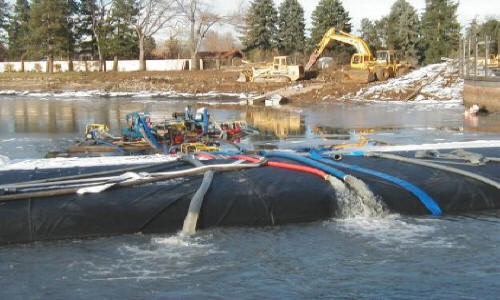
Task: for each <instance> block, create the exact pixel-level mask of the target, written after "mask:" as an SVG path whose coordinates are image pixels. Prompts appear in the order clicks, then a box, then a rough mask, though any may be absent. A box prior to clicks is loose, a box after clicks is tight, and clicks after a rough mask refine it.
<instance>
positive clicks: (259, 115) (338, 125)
mask: <svg viewBox="0 0 500 300" xmlns="http://www.w3.org/2000/svg"><path fill="white" fill-rule="evenodd" d="M187 105H191V106H192V108H193V109H197V108H200V107H202V106H203V105H206V104H202V103H198V104H196V103H193V102H192V101H189V100H175V99H169V100H160V99H146V100H145V99H134V98H121V99H120V98H116V99H88V98H85V99H74V100H71V99H42V98H33V97H31V98H30V97H25V98H23V97H6V96H3V97H0V154H2V155H6V156H9V157H16V158H24V157H35V156H39V155H40V156H43V155H45V153H46V152H47V151H63V150H65V149H66V148H67V147H68V145H69V144H71V143H74V139H75V138H80V137H81V136H82V133H83V131H84V130H85V126H86V124H88V123H100V124H107V125H108V127H109V128H110V129H111V132H112V133H114V134H119V133H120V132H121V129H122V128H124V127H125V126H126V123H125V116H126V115H127V114H129V113H131V112H136V111H145V112H149V113H151V115H152V118H153V119H166V118H170V117H171V116H172V113H174V112H179V111H183V110H184V108H185V107H186V106H187ZM209 110H210V113H211V114H212V115H213V116H214V117H215V119H216V120H218V121H226V120H245V121H246V122H247V123H248V124H250V125H252V126H254V127H255V128H257V129H258V130H259V131H261V133H262V134H261V135H259V136H253V137H250V138H248V139H246V140H243V141H242V142H243V143H246V144H248V145H251V146H254V147H256V148H266V147H267V148H290V147H292V146H293V145H295V146H297V147H302V146H307V147H309V146H321V145H331V144H336V143H337V144H338V143H352V142H357V141H359V139H360V135H365V136H367V137H369V138H370V139H372V140H376V141H378V142H381V143H387V144H407V143H412V144H414V143H435V142H444V141H466V140H478V139H498V137H499V136H498V133H500V114H493V115H489V116H479V117H472V118H471V117H467V118H466V117H464V114H463V112H464V109H463V107H461V106H459V105H455V106H447V105H431V106H426V105H410V104H408V105H394V104H376V105H373V104H371V105H364V104H363V105H360V104H352V103H351V104H345V103H330V104H318V105H313V106H310V107H306V108H302V110H300V111H299V110H297V109H293V108H279V109H276V108H266V107H246V106H240V105H222V104H221V105H210V106H209ZM6 141H10V142H6Z"/></svg>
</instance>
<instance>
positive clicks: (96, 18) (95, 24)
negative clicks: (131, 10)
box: [85, 0, 113, 72]
mask: <svg viewBox="0 0 500 300" xmlns="http://www.w3.org/2000/svg"><path fill="white" fill-rule="evenodd" d="M85 3H86V5H88V6H89V7H87V9H88V10H89V11H90V16H91V18H92V33H93V34H94V38H95V41H96V44H97V53H98V55H99V71H101V72H102V71H104V65H105V64H104V57H103V53H102V40H103V34H104V33H103V27H104V26H105V23H106V20H107V18H108V13H109V8H110V6H111V4H112V3H113V0H91V1H86V2H85Z"/></svg>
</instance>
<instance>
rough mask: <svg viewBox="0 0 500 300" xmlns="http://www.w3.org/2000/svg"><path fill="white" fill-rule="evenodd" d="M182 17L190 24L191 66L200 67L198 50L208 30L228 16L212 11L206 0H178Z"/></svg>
mask: <svg viewBox="0 0 500 300" xmlns="http://www.w3.org/2000/svg"><path fill="white" fill-rule="evenodd" d="M176 2H177V4H178V5H179V9H180V13H181V18H182V19H183V20H184V21H185V22H186V23H188V24H189V47H190V52H191V68H192V69H199V61H198V59H197V58H198V52H199V50H200V47H201V45H202V42H203V40H204V39H205V37H206V35H207V33H208V31H209V30H210V28H212V27H213V26H214V25H215V24H217V23H222V22H224V20H225V19H226V17H224V16H221V15H218V14H216V13H214V12H211V11H210V9H209V7H208V5H207V1H206V0H176Z"/></svg>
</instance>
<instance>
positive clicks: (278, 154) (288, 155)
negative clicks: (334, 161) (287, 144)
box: [261, 151, 347, 180]
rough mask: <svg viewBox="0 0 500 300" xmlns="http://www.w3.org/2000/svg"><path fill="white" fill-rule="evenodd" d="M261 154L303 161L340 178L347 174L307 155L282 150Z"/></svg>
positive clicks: (262, 153)
mask: <svg viewBox="0 0 500 300" xmlns="http://www.w3.org/2000/svg"><path fill="white" fill-rule="evenodd" d="M261 155H263V156H265V157H278V158H285V159H290V160H294V161H298V162H300V163H303V164H305V165H307V166H310V167H313V168H316V169H319V170H321V171H323V172H326V173H328V174H330V175H333V176H335V177H337V178H339V179H341V180H344V178H345V177H346V176H347V174H345V173H344V172H342V171H340V170H338V169H335V168H333V167H331V166H327V165H325V164H323V163H319V162H317V161H315V160H312V159H310V158H307V157H303V156H300V155H297V154H292V153H284V152H265V151H261Z"/></svg>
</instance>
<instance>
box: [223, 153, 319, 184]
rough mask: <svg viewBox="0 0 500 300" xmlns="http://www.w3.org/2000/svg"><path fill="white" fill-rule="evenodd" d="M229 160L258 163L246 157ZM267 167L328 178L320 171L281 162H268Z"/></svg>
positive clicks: (256, 160) (252, 158) (253, 158)
mask: <svg viewBox="0 0 500 300" xmlns="http://www.w3.org/2000/svg"><path fill="white" fill-rule="evenodd" d="M231 159H238V160H246V161H248V162H251V163H257V162H259V161H260V160H259V159H258V158H255V157H251V156H246V155H238V156H233V157H231ZM267 165H268V166H270V167H273V168H279V169H285V170H291V171H298V172H303V173H308V174H313V175H316V176H319V177H321V178H323V179H325V178H326V177H327V176H328V174H326V173H325V172H323V171H321V170H318V169H315V168H311V167H306V166H301V165H295V164H289V163H282V162H276V161H268V162H267Z"/></svg>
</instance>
